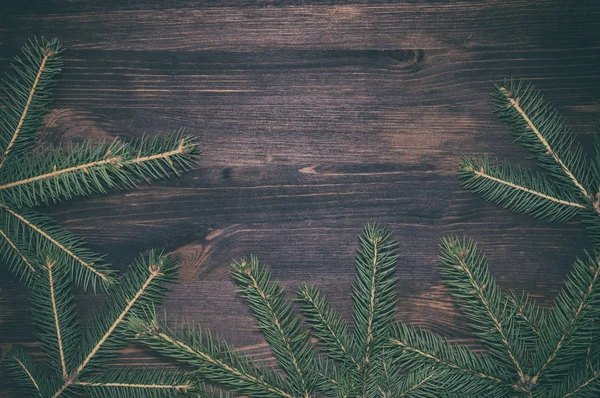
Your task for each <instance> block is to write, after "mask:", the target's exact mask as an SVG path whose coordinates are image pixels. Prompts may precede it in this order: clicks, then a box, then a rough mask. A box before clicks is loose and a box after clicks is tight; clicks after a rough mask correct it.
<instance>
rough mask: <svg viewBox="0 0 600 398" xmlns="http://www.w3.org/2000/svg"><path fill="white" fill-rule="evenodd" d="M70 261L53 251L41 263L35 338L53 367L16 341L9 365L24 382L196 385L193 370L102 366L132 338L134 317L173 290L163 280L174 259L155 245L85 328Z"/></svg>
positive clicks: (61, 392) (161, 389)
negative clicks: (42, 366) (63, 260)
mask: <svg viewBox="0 0 600 398" xmlns="http://www.w3.org/2000/svg"><path fill="white" fill-rule="evenodd" d="M58 258H60V256H59V257H58ZM68 266H69V265H68V263H61V262H60V261H58V260H56V259H55V258H53V257H52V256H51V254H49V255H48V256H47V257H46V258H45V259H44V261H43V263H42V264H39V269H40V270H43V271H44V272H40V273H38V274H36V277H35V278H36V280H35V281H34V282H33V283H32V284H31V285H30V290H31V303H32V307H33V310H34V314H33V315H34V321H35V324H36V327H37V328H38V330H39V332H38V333H37V338H38V341H39V342H40V344H41V345H42V347H43V349H44V351H45V352H46V354H47V357H48V363H47V368H48V369H49V371H47V372H43V371H41V370H40V369H39V368H38V367H37V365H36V364H35V363H34V362H33V361H32V360H31V359H30V358H29V357H28V356H26V355H25V353H24V351H23V350H22V349H21V348H19V347H13V349H12V350H11V351H10V352H9V353H8V354H7V356H6V358H5V360H4V366H5V368H6V369H7V370H8V371H9V373H10V374H12V375H13V377H14V380H15V381H16V382H17V384H18V385H20V386H22V387H24V388H25V389H27V390H28V391H30V392H34V393H35V394H33V395H37V396H40V397H53V398H57V397H60V396H81V395H84V396H120V397H141V396H144V397H146V396H153V397H175V396H186V395H187V394H188V393H190V394H191V392H192V391H195V390H196V386H195V385H193V384H192V383H191V382H190V377H189V375H186V374H185V373H182V372H179V371H176V370H172V369H162V370H161V369H135V370H134V369H132V370H119V371H117V370H110V369H108V370H107V369H106V368H105V367H104V366H105V365H107V364H108V363H110V361H111V360H112V359H114V358H115V357H116V355H117V354H118V350H119V349H121V348H123V347H124V346H126V345H127V344H128V342H129V337H130V336H129V334H128V332H127V331H128V327H127V322H128V320H129V319H130V318H131V317H138V316H140V315H142V314H143V313H144V309H145V308H146V307H147V306H148V305H150V304H155V303H157V304H158V303H160V302H162V300H163V298H164V297H165V295H166V293H167V291H168V289H167V287H166V286H165V284H166V283H172V282H174V281H176V277H177V267H176V266H175V262H174V260H173V259H171V258H168V257H165V256H164V255H163V254H162V253H161V252H157V251H151V252H150V253H149V254H148V255H147V256H144V257H140V258H139V259H138V260H137V261H136V262H135V263H134V264H133V265H132V267H131V269H130V270H129V272H128V273H127V274H126V275H125V277H124V278H123V280H122V282H121V283H120V284H118V285H113V286H111V287H110V289H109V291H108V294H107V295H108V298H107V300H106V302H105V303H104V305H103V307H102V309H101V310H100V311H99V313H98V314H97V315H96V316H95V317H94V318H93V319H92V320H91V321H89V322H87V325H86V327H85V328H84V329H83V332H82V329H81V328H79V327H78V324H77V320H76V315H77V314H76V309H75V306H74V297H73V292H72V283H71V280H70V278H69V277H68ZM24 391H25V390H24ZM33 395H32V396H33Z"/></svg>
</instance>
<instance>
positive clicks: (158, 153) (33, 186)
mask: <svg viewBox="0 0 600 398" xmlns="http://www.w3.org/2000/svg"><path fill="white" fill-rule="evenodd" d="M62 51H63V50H62V47H61V45H60V43H59V42H58V41H57V40H52V41H47V40H44V39H41V40H37V39H34V40H31V41H30V42H29V43H27V44H26V45H25V46H24V47H23V55H22V57H16V58H15V60H14V62H13V65H12V66H13V73H12V74H11V75H8V76H7V78H6V79H5V80H4V81H3V90H4V95H3V96H2V97H0V256H1V258H2V259H3V260H5V261H4V262H5V263H6V264H8V267H9V269H10V270H11V271H12V272H13V273H14V274H15V275H16V276H17V277H18V278H19V279H21V280H23V281H25V282H26V283H28V284H29V283H30V282H32V281H33V280H34V279H35V278H34V275H35V274H36V272H43V271H42V270H40V269H36V264H37V263H38V262H37V261H36V260H35V257H36V256H37V253H55V254H56V255H57V256H60V258H57V262H58V263H61V264H63V263H65V264H67V267H68V268H70V272H68V275H70V277H71V278H72V279H73V281H75V283H76V284H77V285H78V286H82V287H83V288H84V289H87V287H88V286H90V285H91V286H92V288H93V289H94V290H96V287H97V285H98V284H99V285H101V286H102V287H103V288H107V287H108V286H109V285H110V284H112V283H114V282H115V279H114V274H113V273H112V271H111V270H110V266H109V265H108V264H107V263H105V262H104V261H103V260H102V256H100V255H98V254H96V253H93V252H91V251H90V250H88V249H86V248H85V247H84V243H85V242H84V241H83V239H81V238H79V237H76V236H74V235H72V234H70V233H69V232H67V231H65V230H63V229H62V228H61V227H59V226H58V225H57V224H56V223H55V222H54V221H53V220H52V219H50V218H48V217H46V216H44V215H43V214H40V213H39V212H37V211H35V210H32V209H30V208H31V207H35V206H38V205H43V204H51V203H57V202H60V201H62V200H65V199H71V198H73V197H76V196H87V195H91V194H94V193H106V192H108V191H110V190H114V189H130V188H133V187H135V186H136V185H137V184H139V183H140V182H143V181H151V180H156V179H160V178H168V177H169V176H171V175H173V174H175V175H178V174H179V173H180V172H182V171H186V170H189V169H191V168H192V167H193V165H194V162H195V158H196V157H197V154H198V147H197V145H196V144H195V142H194V140H193V139H192V138H191V137H190V136H187V135H185V134H183V133H182V132H181V131H179V132H173V133H169V134H166V135H165V136H164V137H162V138H161V137H160V136H158V135H157V136H155V137H154V138H146V137H145V138H142V139H141V140H134V141H131V142H125V141H121V140H119V139H115V140H113V141H112V142H107V141H103V142H100V143H98V144H92V143H91V142H89V141H84V142H83V143H82V144H79V145H73V144H71V143H69V144H68V145H67V148H66V149H65V150H63V149H60V148H54V147H50V148H47V149H45V150H41V151H40V150H36V151H32V150H31V146H32V144H33V143H34V142H35V139H36V133H37V130H38V128H39V127H40V125H41V122H42V119H43V117H44V115H45V114H46V112H47V110H48V104H49V102H50V98H51V95H50V94H51V89H52V87H53V86H54V85H55V83H56V78H57V75H58V73H59V72H60V70H61V69H62V59H61V57H60V55H61V53H62Z"/></svg>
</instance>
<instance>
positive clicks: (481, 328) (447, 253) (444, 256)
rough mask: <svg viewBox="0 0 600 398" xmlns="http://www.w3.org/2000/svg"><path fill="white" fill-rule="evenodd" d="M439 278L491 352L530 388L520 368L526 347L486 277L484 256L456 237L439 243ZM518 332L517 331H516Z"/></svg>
mask: <svg viewBox="0 0 600 398" xmlns="http://www.w3.org/2000/svg"><path fill="white" fill-rule="evenodd" d="M441 260H442V265H443V268H442V275H443V276H444V277H445V279H446V282H447V283H448V285H449V286H450V287H451V288H452V290H453V294H454V295H455V296H456V297H458V298H460V299H461V301H460V302H459V304H460V308H461V309H462V310H463V312H464V313H465V314H466V315H467V317H468V318H469V320H470V321H471V324H472V326H473V327H474V328H475V329H476V330H477V335H478V336H479V337H480V339H481V341H482V342H484V343H485V344H486V346H487V347H488V349H489V350H490V353H491V354H492V355H494V356H496V357H497V358H498V359H499V360H500V361H502V362H505V363H506V364H507V365H509V364H511V365H512V366H513V367H514V369H515V370H516V372H517V375H518V377H519V383H521V384H522V385H523V386H524V388H529V387H527V386H526V385H529V383H530V380H529V377H528V376H527V375H526V373H525V371H524V370H523V368H522V364H521V362H522V361H524V359H525V357H526V347H525V346H524V345H523V344H522V341H521V340H520V339H519V337H520V336H519V335H518V328H514V327H513V319H511V317H510V316H508V314H507V311H506V310H505V301H504V300H503V299H502V295H501V293H500V290H499V289H498V288H497V287H496V283H495V280H494V278H492V276H491V275H490V274H489V271H488V268H487V263H486V260H485V258H484V256H483V255H482V254H481V253H479V251H478V250H477V247H476V246H475V244H474V243H473V242H472V241H469V242H462V243H461V242H460V241H459V240H458V239H456V238H449V239H444V240H442V244H441ZM515 329H517V330H515Z"/></svg>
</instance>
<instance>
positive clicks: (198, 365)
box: [129, 310, 293, 398]
mask: <svg viewBox="0 0 600 398" xmlns="http://www.w3.org/2000/svg"><path fill="white" fill-rule="evenodd" d="M129 328H130V330H131V331H132V333H133V334H135V338H136V340H138V341H140V342H141V343H143V344H144V345H147V346H148V347H150V348H152V349H153V350H155V351H157V352H159V353H161V354H163V355H165V356H167V357H169V358H173V359H175V360H177V361H178V362H182V363H185V364H188V365H191V366H194V368H195V371H194V373H195V374H197V375H198V376H201V377H202V378H205V379H207V380H209V381H213V382H216V383H219V384H221V385H223V386H225V387H227V388H230V389H232V390H234V391H237V392H240V393H242V394H247V395H250V396H255V397H284V398H292V397H293V396H292V395H290V394H289V393H288V392H286V390H285V384H284V382H283V380H282V379H281V378H280V377H278V375H276V374H275V375H270V374H269V372H267V371H266V370H265V369H261V368H258V367H255V366H252V365H250V363H249V361H248V359H247V358H246V357H244V356H242V355H240V354H237V353H235V351H234V350H233V349H232V348H231V347H229V346H227V345H226V344H223V343H219V342H217V341H216V340H215V339H214V338H213V337H212V336H211V335H210V333H208V332H203V331H202V330H201V329H198V330H196V329H195V328H194V327H190V326H188V327H184V328H180V332H179V333H178V334H176V333H174V332H173V331H171V330H170V329H169V328H168V327H167V325H166V322H159V321H158V320H157V319H156V314H155V313H154V311H153V310H150V311H149V312H148V313H146V314H145V315H143V316H139V317H132V318H131V319H130V321H129Z"/></svg>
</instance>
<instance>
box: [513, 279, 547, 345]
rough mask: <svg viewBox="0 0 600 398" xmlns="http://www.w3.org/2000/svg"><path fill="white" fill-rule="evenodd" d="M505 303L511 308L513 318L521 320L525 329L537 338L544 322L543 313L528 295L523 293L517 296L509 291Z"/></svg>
mask: <svg viewBox="0 0 600 398" xmlns="http://www.w3.org/2000/svg"><path fill="white" fill-rule="evenodd" d="M506 303H507V305H508V306H509V308H511V311H512V314H513V316H514V317H515V320H516V321H520V322H522V323H523V324H524V325H525V326H526V329H527V330H529V331H531V332H532V334H533V335H534V336H535V338H538V337H539V336H540V331H541V328H542V325H543V323H544V318H543V316H542V315H543V313H542V312H541V311H540V309H539V307H538V306H537V305H536V304H535V303H534V302H532V300H531V299H530V298H529V295H527V294H524V293H523V294H521V295H520V296H519V295H517V294H516V293H515V292H512V291H511V292H510V294H509V295H507V297H506Z"/></svg>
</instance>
